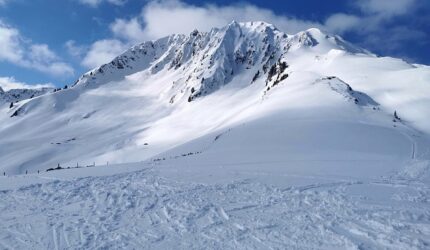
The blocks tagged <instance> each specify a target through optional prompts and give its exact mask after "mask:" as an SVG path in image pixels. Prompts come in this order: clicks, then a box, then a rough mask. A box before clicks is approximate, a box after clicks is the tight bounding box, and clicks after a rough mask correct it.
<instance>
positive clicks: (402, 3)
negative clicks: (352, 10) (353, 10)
mask: <svg viewBox="0 0 430 250" xmlns="http://www.w3.org/2000/svg"><path fill="white" fill-rule="evenodd" d="M414 3H415V0H395V1H394V0H359V1H356V5H357V6H358V7H359V8H360V9H361V10H362V11H363V12H364V13H367V14H370V15H378V16H380V17H383V18H390V17H393V16H397V15H403V14H406V13H408V12H410V11H411V8H412V7H413V5H414Z"/></svg>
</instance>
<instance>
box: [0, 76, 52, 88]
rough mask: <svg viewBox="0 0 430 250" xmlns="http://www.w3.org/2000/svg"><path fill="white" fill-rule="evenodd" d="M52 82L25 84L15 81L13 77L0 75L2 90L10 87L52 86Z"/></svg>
mask: <svg viewBox="0 0 430 250" xmlns="http://www.w3.org/2000/svg"><path fill="white" fill-rule="evenodd" d="M53 87H54V85H53V84H52V83H44V84H27V83H24V82H19V81H17V80H16V79H15V78H14V77H0V88H1V89H2V90H4V91H8V90H10V89H37V88H53Z"/></svg>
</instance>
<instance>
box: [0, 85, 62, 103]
mask: <svg viewBox="0 0 430 250" xmlns="http://www.w3.org/2000/svg"><path fill="white" fill-rule="evenodd" d="M53 90H54V88H47V87H45V88H36V89H9V90H7V91H4V90H3V89H2V88H1V87H0V105H4V104H5V103H7V104H8V105H10V103H11V102H13V103H15V102H19V101H23V100H26V99H31V98H34V97H37V96H40V95H44V94H46V93H48V92H51V91H53Z"/></svg>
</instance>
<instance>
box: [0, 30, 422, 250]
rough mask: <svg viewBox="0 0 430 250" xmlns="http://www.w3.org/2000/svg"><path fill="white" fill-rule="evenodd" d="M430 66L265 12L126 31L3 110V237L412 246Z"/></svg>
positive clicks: (39, 242) (416, 235)
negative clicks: (107, 51)
mask: <svg viewBox="0 0 430 250" xmlns="http://www.w3.org/2000/svg"><path fill="white" fill-rule="evenodd" d="M429 82H430V70H429V67H427V66H419V65H411V64H408V63H406V62H404V61H401V60H399V59H394V58H380V57H377V56H375V55H373V54H371V53H370V52H368V51H366V50H364V49H361V48H358V47H356V46H354V45H352V44H349V43H348V42H346V41H344V40H343V39H342V38H340V37H338V36H335V35H330V34H324V33H323V32H321V31H319V30H317V29H310V30H307V31H303V32H300V33H298V34H295V35H288V34H285V33H283V32H281V31H279V30H277V29H276V28H275V27H273V26H272V25H270V24H267V23H262V22H250V23H236V22H232V23H231V24H229V25H227V26H226V27H224V28H221V29H213V30H211V31H210V32H198V31H194V32H192V33H191V34H189V35H171V36H169V37H166V38H162V39H159V40H156V41H148V42H144V43H142V44H139V45H136V46H134V47H132V48H131V49H130V50H127V51H125V52H124V53H123V54H122V55H120V56H118V57H117V58H116V59H114V60H113V61H112V62H111V63H109V64H106V65H102V66H100V67H99V68H96V69H94V70H92V71H90V72H88V73H86V74H84V75H83V76H82V77H80V79H78V81H77V82H76V84H75V85H74V86H73V87H72V88H69V89H67V90H60V91H57V92H55V93H48V94H45V95H43V96H40V97H38V98H34V99H31V100H26V101H22V102H20V103H19V105H16V106H15V107H13V108H12V109H9V108H8V107H7V108H6V107H5V108H2V109H1V110H0V138H1V140H0V162H1V163H2V164H1V165H0V170H2V172H3V171H4V172H6V173H7V175H8V176H7V177H1V178H0V189H1V190H3V191H1V192H0V196H1V197H0V200H1V202H0V218H1V220H2V222H4V223H3V224H2V226H1V227H0V246H2V247H3V248H29V247H30V248H31V247H33V248H46V247H47V248H57V249H58V248H103V247H114V248H115V247H116V248H126V247H128V248H133V247H134V248H173V247H178V246H179V247H180V248H207V247H211V248H276V249H279V248H302V249H309V248H310V249H314V248H323V249H334V248H340V249H344V248H352V249H363V248H364V249H374V248H392V249H396V248H397V249H405V248H416V249H422V248H426V247H428V244H429V243H430V242H429V241H428V236H429V234H430V233H429V232H430V224H429V221H430V217H429V216H430V215H429V213H428V211H429V206H428V199H429V188H430V187H429V180H430V178H429V171H428V170H429V167H430V165H429V160H430V150H429V148H430V139H429V136H430V135H429V133H430V123H429V121H428V118H427V117H429V116H430V108H429V107H430V86H429V85H428V84H429ZM394 111H396V114H397V117H396V116H394ZM94 163H95V165H96V167H88V168H87V167H85V166H89V165H93V164H94ZM57 164H61V166H62V167H64V168H67V167H74V166H76V165H79V166H80V168H76V169H66V170H58V171H51V172H45V170H46V169H48V168H52V167H56V166H57ZM37 171H40V172H41V173H40V174H37ZM25 172H28V175H16V174H23V173H25ZM14 175H15V176H14ZM17 208H18V209H17ZM15 238H16V239H17V240H14V239H15Z"/></svg>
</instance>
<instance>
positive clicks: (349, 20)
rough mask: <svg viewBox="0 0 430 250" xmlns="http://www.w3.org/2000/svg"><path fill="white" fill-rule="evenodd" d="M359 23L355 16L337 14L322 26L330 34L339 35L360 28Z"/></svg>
mask: <svg viewBox="0 0 430 250" xmlns="http://www.w3.org/2000/svg"><path fill="white" fill-rule="evenodd" d="M361 21H362V20H361V19H360V18H359V17H357V16H354V15H347V14H344V13H337V14H333V15H331V16H329V17H328V18H327V19H326V21H325V23H324V26H325V27H326V28H327V29H328V30H330V31H332V32H335V33H340V34H341V33H344V32H346V31H351V30H354V29H356V28H358V27H360V26H361Z"/></svg>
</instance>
